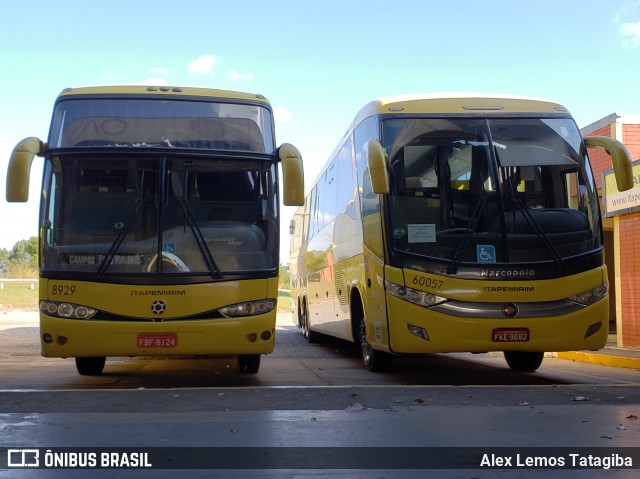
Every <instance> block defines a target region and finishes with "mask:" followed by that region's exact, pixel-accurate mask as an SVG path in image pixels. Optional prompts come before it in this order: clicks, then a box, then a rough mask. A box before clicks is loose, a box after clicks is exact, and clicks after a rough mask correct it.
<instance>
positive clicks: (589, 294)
mask: <svg viewBox="0 0 640 479" xmlns="http://www.w3.org/2000/svg"><path fill="white" fill-rule="evenodd" d="M607 294H609V282H605V283H604V284H601V285H600V286H596V287H595V288H593V289H590V290H588V291H583V292H582V293H578V294H575V295H573V296H569V298H568V299H569V300H571V301H573V302H575V303H579V304H584V305H585V306H589V305H590V304H593V303H595V302H597V301H600V300H601V299H604V298H606V297H607Z"/></svg>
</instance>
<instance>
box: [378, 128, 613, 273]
mask: <svg viewBox="0 0 640 479" xmlns="http://www.w3.org/2000/svg"><path fill="white" fill-rule="evenodd" d="M383 140H384V145H385V149H386V152H387V154H388V156H389V159H390V163H391V170H392V188H391V194H390V195H389V198H388V204H387V207H388V208H389V209H390V214H389V215H388V218H389V221H390V223H391V225H390V226H391V228H390V234H391V239H390V242H391V245H392V250H393V251H395V252H396V253H410V254H411V255H417V256H422V257H426V258H430V259H437V260H442V261H444V262H445V263H447V264H448V272H449V273H455V272H456V270H457V266H458V265H459V264H460V263H525V262H526V263H531V262H542V261H545V262H546V261H555V262H556V263H558V265H559V266H562V265H563V261H564V259H566V258H570V257H574V256H577V255H580V254H582V253H586V252H590V251H593V250H594V249H596V248H599V247H601V245H602V238H601V233H600V229H601V226H600V224H599V223H598V222H597V218H599V212H598V198H597V195H596V187H595V183H594V179H593V177H592V174H591V168H590V167H589V164H588V158H587V156H586V154H585V152H584V151H583V150H581V140H580V133H579V131H578V129H577V127H576V125H575V123H574V122H573V120H571V119H569V118H530V119H527V118H505V119H460V118H451V117H447V118H432V119H428V118H401V119H387V120H385V121H384V122H383Z"/></svg>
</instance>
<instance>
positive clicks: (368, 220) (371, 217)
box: [362, 171, 389, 351]
mask: <svg viewBox="0 0 640 479" xmlns="http://www.w3.org/2000/svg"><path fill="white" fill-rule="evenodd" d="M364 176H365V178H364V188H363V198H362V235H363V245H364V282H365V288H364V291H365V297H364V303H365V304H364V311H365V318H366V327H367V338H368V340H369V344H371V345H372V346H373V347H374V349H379V350H383V351H389V324H388V318H387V305H386V299H385V292H384V259H383V258H384V240H383V235H382V216H381V212H380V211H381V208H380V206H381V205H380V196H379V195H378V194H376V193H374V192H373V190H372V188H371V181H370V179H369V178H368V171H367V172H365V175H364Z"/></svg>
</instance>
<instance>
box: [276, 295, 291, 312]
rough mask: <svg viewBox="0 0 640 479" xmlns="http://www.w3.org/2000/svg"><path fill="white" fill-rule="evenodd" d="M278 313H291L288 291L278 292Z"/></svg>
mask: <svg viewBox="0 0 640 479" xmlns="http://www.w3.org/2000/svg"><path fill="white" fill-rule="evenodd" d="M278 311H286V312H288V313H290V312H291V291H289V290H288V289H279V290H278Z"/></svg>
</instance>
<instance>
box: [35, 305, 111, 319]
mask: <svg viewBox="0 0 640 479" xmlns="http://www.w3.org/2000/svg"><path fill="white" fill-rule="evenodd" d="M40 311H42V312H43V313H45V314H48V315H50V316H58V317H60V318H70V319H91V318H92V317H94V316H95V315H96V313H97V312H98V311H97V310H95V309H93V308H89V307H87V306H82V305H80V304H73V303H59V302H57V301H40Z"/></svg>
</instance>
